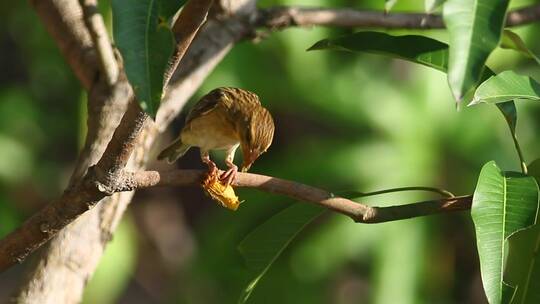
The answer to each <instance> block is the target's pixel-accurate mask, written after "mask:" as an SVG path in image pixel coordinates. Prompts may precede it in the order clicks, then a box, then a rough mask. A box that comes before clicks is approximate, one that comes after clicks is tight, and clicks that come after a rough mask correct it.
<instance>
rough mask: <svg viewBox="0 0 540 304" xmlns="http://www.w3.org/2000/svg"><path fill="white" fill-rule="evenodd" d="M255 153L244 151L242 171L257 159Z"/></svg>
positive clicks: (247, 168)
mask: <svg viewBox="0 0 540 304" xmlns="http://www.w3.org/2000/svg"><path fill="white" fill-rule="evenodd" d="M257 156H258V155H257V154H255V153H253V154H250V153H246V154H245V156H244V162H243V163H242V172H247V170H249V168H251V165H252V164H253V162H254V161H255V160H256V159H257Z"/></svg>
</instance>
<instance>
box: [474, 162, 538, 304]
mask: <svg viewBox="0 0 540 304" xmlns="http://www.w3.org/2000/svg"><path fill="white" fill-rule="evenodd" d="M537 210H538V185H537V183H536V180H535V179H534V178H533V177H530V176H527V175H524V174H521V173H515V172H503V171H501V170H500V169H499V168H498V167H497V165H496V164H495V162H493V161H492V162H489V163H487V164H486V165H484V167H483V168H482V171H481V172H480V176H479V178H478V184H477V186H476V190H475V192H474V196H473V203H472V208H471V216H472V219H473V222H474V226H475V230H476V239H477V245H478V254H479V256H480V270H481V274H482V283H483V285H484V290H485V292H486V296H487V298H488V300H489V302H490V303H508V302H509V301H510V299H511V297H512V295H513V292H514V290H513V289H512V288H511V287H510V286H508V285H507V284H505V283H504V282H503V270H504V261H505V254H506V252H507V250H508V248H507V243H506V242H505V241H506V239H507V238H508V237H509V236H510V235H511V234H513V233H515V232H517V231H519V230H521V229H524V228H526V227H528V226H530V225H533V224H534V223H535V219H536V213H537Z"/></svg>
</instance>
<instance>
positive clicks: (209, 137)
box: [158, 87, 275, 186]
mask: <svg viewBox="0 0 540 304" xmlns="http://www.w3.org/2000/svg"><path fill="white" fill-rule="evenodd" d="M274 129H275V126H274V120H273V119H272V115H271V114H270V112H269V111H268V110H267V109H266V108H265V107H263V106H262V104H261V102H260V100H259V96H257V94H255V93H253V92H250V91H247V90H244V89H240V88H233V87H220V88H217V89H214V90H212V91H210V92H209V93H208V94H206V95H205V96H203V97H202V98H201V99H200V100H199V101H198V102H197V103H196V104H195V105H194V106H193V108H192V109H191V111H190V112H189V114H188V116H187V118H186V123H185V125H184V127H183V128H182V130H181V131H180V135H179V136H178V137H177V138H176V140H175V141H173V142H172V143H171V144H170V145H169V146H168V147H167V148H165V149H164V150H163V151H162V152H161V153H160V154H159V155H158V160H163V159H167V161H168V162H169V163H173V162H175V161H176V160H177V159H178V158H180V157H182V156H183V155H184V154H185V153H186V152H187V151H188V150H189V149H190V148H191V147H199V148H200V155H201V160H202V162H203V163H205V164H206V165H207V166H208V169H209V175H212V174H217V170H218V169H217V166H216V164H215V163H214V162H213V161H212V160H211V159H210V155H209V151H211V150H225V151H226V157H225V164H226V165H227V167H228V170H227V171H225V172H223V173H222V174H221V175H220V176H219V180H220V181H221V182H222V183H223V184H225V185H227V186H228V185H230V184H231V182H232V181H234V179H235V178H236V174H237V172H238V167H237V166H236V165H235V164H234V162H233V160H234V155H235V152H236V150H237V148H238V147H240V148H241V150H242V156H243V162H242V168H241V170H242V172H246V171H248V170H249V168H250V167H251V165H252V164H253V162H255V160H257V158H259V156H260V155H261V154H262V153H264V152H266V151H267V150H268V148H269V147H270V145H271V144H272V139H273V137H274Z"/></svg>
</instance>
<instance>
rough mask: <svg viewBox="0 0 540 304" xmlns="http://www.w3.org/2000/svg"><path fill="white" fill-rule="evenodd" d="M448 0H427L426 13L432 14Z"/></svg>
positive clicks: (425, 3)
mask: <svg viewBox="0 0 540 304" xmlns="http://www.w3.org/2000/svg"><path fill="white" fill-rule="evenodd" d="M445 1H446V0H425V1H424V7H425V10H426V13H428V14H431V13H433V12H434V11H435V10H436V9H438V8H439V7H440V6H441V5H443V3H444V2H445Z"/></svg>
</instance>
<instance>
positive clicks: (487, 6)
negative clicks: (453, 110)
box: [443, 0, 509, 101]
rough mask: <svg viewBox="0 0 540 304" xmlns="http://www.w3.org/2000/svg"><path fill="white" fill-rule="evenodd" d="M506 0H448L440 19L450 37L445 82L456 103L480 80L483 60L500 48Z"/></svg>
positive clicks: (506, 5)
mask: <svg viewBox="0 0 540 304" xmlns="http://www.w3.org/2000/svg"><path fill="white" fill-rule="evenodd" d="M508 2H509V1H508V0H448V1H446V3H445V4H444V6H443V19H444V23H445V24H446V28H447V29H448V32H449V34H450V62H449V65H448V83H449V85H450V89H451V90H452V93H453V94H454V97H455V99H456V100H458V101H461V100H462V99H463V98H464V97H465V96H466V95H468V94H469V93H472V90H473V89H474V88H475V87H476V85H477V84H478V82H480V81H481V77H482V73H483V70H484V66H485V63H486V60H487V58H488V56H489V54H491V52H492V51H493V50H494V49H495V48H496V47H497V45H499V41H500V39H501V33H502V30H503V27H504V22H505V16H506V10H507V8H508Z"/></svg>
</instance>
